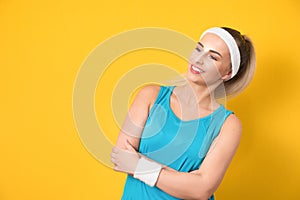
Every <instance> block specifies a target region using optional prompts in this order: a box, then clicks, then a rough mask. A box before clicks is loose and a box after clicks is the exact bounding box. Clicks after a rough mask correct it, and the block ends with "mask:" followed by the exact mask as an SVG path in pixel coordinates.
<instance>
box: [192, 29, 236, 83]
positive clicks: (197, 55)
mask: <svg viewBox="0 0 300 200" xmlns="http://www.w3.org/2000/svg"><path fill="white" fill-rule="evenodd" d="M230 63H231V62H230V54H229V49H228V47H227V45H226V44H225V42H224V41H223V40H222V39H221V38H220V37H219V36H217V35H215V34H212V33H207V34H205V35H204V36H203V37H202V39H201V40H200V41H199V42H198V43H197V45H196V47H195V49H194V50H193V51H192V53H191V55H190V58H189V65H188V71H187V79H189V80H190V81H193V82H196V83H204V82H205V84H206V85H212V84H215V83H217V84H218V83H221V82H222V81H224V80H227V79H229V78H230V76H231V65H230Z"/></svg>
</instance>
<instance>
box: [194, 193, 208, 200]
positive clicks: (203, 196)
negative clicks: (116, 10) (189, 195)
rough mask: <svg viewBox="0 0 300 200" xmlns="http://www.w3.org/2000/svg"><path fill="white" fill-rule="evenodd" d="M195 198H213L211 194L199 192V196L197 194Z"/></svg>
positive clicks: (200, 199)
mask: <svg viewBox="0 0 300 200" xmlns="http://www.w3.org/2000/svg"><path fill="white" fill-rule="evenodd" d="M194 197H195V198H194V199H195V200H208V199H209V198H210V197H211V195H210V193H204V192H201V193H199V192H198V194H195V195H194Z"/></svg>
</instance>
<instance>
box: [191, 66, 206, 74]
mask: <svg viewBox="0 0 300 200" xmlns="http://www.w3.org/2000/svg"><path fill="white" fill-rule="evenodd" d="M191 68H192V69H193V70H194V71H196V72H199V73H203V72H205V71H204V70H203V69H201V68H200V67H196V66H195V65H193V64H191Z"/></svg>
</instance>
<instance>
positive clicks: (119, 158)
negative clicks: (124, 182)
mask: <svg viewBox="0 0 300 200" xmlns="http://www.w3.org/2000/svg"><path fill="white" fill-rule="evenodd" d="M241 133H242V127H241V123H240V121H239V119H238V118H237V117H236V116H235V115H233V114H232V115H230V116H228V118H227V119H226V120H225V122H224V124H223V126H222V128H221V130H220V133H219V135H218V136H217V137H216V138H215V140H214V141H213V143H212V145H211V147H210V149H209V151H208V153H207V155H206V157H205V159H204V160H203V162H202V164H201V167H200V169H199V170H195V171H192V172H190V173H186V172H178V171H176V170H174V169H172V168H169V167H166V166H163V167H162V169H161V170H160V174H159V176H158V179H157V181H156V186H157V187H158V188H160V189H161V190H163V191H165V192H166V193H168V194H170V195H172V196H174V197H177V198H182V199H200V200H201V199H205V200H207V199H208V198H209V197H210V196H211V195H212V194H213V193H214V191H215V190H216V189H217V187H218V186H219V184H220V183H221V181H222V179H223V177H224V175H225V172H226V170H227V168H228V166H229V164H230V162H231V160H232V158H233V156H234V154H235V152H236V149H237V147H238V145H239V142H240V138H241ZM125 145H126V146H127V149H128V150H129V151H123V150H122V151H120V150H117V149H114V150H113V151H114V153H113V162H114V163H115V164H116V170H117V171H122V172H125V173H131V174H132V173H133V171H134V169H135V167H136V165H137V164H136V163H137V162H138V160H139V156H137V152H135V149H134V148H132V147H131V146H130V145H129V144H128V143H127V142H125ZM143 157H145V156H143ZM147 159H148V158H147ZM149 160H150V161H151V162H155V161H153V160H151V159H149ZM133 163H134V164H133ZM156 163H157V162H156Z"/></svg>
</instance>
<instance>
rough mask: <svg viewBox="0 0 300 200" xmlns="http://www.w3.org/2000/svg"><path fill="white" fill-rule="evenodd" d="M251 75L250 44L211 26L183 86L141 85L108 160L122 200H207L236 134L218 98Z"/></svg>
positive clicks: (242, 84) (238, 129)
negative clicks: (118, 175)
mask: <svg viewBox="0 0 300 200" xmlns="http://www.w3.org/2000/svg"><path fill="white" fill-rule="evenodd" d="M254 70H255V52H254V47H253V45H252V43H251V41H250V39H249V38H248V37H247V36H245V35H241V34H240V32H238V31H236V30H234V29H231V28H226V27H222V28H219V27H214V28H210V29H208V30H206V31H205V32H204V33H203V34H202V35H201V37H200V40H199V42H198V43H197V46H196V48H195V49H194V50H193V52H192V53H191V56H190V59H189V65H188V70H187V72H186V84H184V85H182V86H174V85H172V86H159V85H147V86H145V87H143V88H142V89H141V90H140V91H139V93H138V94H137V95H136V98H135V100H134V102H133V103H132V105H131V107H130V109H129V112H128V115H127V117H126V119H125V122H124V125H123V127H122V129H121V131H120V133H119V137H118V140H117V144H116V147H114V148H113V150H112V154H111V161H112V162H113V163H114V165H115V168H114V169H115V170H116V171H120V172H125V173H127V174H128V176H127V180H126V184H125V188H124V193H123V196H122V199H124V200H125V199H137V200H138V199H143V200H146V199H155V200H156V199H158V200H159V199H203V200H204V199H205V200H207V199H209V200H212V199H214V194H213V193H214V192H215V190H216V189H217V187H218V186H219V184H220V183H221V181H222V179H223V177H224V175H225V172H226V170H227V168H228V166H229V164H230V162H231V160H232V158H233V156H234V154H235V152H236V150H237V148H238V145H239V142H240V138H241V134H242V126H241V122H240V120H239V119H238V117H237V116H236V115H235V114H234V113H233V112H232V111H230V110H227V109H226V108H225V107H224V106H223V105H222V104H220V103H218V102H217V96H218V94H219V93H220V91H222V89H223V90H224V91H225V93H226V96H227V97H232V96H235V95H237V94H238V93H240V92H241V91H243V90H244V89H245V88H246V87H247V86H248V84H249V83H250V81H251V80H252V77H253V74H254Z"/></svg>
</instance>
